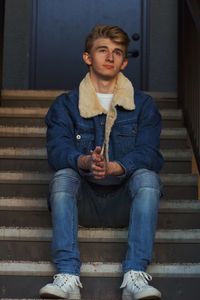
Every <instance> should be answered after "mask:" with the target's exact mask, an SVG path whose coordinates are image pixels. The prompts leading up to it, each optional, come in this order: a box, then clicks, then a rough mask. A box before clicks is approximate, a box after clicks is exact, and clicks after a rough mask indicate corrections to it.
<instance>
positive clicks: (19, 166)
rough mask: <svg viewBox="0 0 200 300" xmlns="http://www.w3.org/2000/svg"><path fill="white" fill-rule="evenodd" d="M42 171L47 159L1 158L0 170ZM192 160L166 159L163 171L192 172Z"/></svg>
mask: <svg viewBox="0 0 200 300" xmlns="http://www.w3.org/2000/svg"><path fill="white" fill-rule="evenodd" d="M18 170H21V171H38V170H39V171H40V172H48V171H50V167H49V165H48V162H47V160H46V159H13V158H11V159H8V158H3V157H2V158H0V171H18ZM190 172H191V161H165V164H164V167H163V169H162V173H180V174H181V173H188V174H189V173H190Z"/></svg>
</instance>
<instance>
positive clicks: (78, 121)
mask: <svg viewBox="0 0 200 300" xmlns="http://www.w3.org/2000/svg"><path fill="white" fill-rule="evenodd" d="M84 80H85V79H84ZM119 82H121V83H123V84H122V85H121V86H122V87H124V86H126V84H129V87H130V82H129V83H127V80H126V78H125V76H123V75H121V74H120V80H119ZM86 83H88V78H87V76H86ZM81 84H82V86H81ZM81 84H80V87H81V88H80V87H79V90H78V89H77V90H72V91H70V92H69V93H68V94H67V93H64V94H62V95H60V96H59V97H58V98H57V99H56V100H55V101H54V103H53V104H52V106H51V107H50V109H49V111H48V113H47V115H46V118H45V121H46V124H47V152H48V161H49V164H50V166H51V167H52V168H53V169H54V170H56V171H57V170H59V169H64V168H72V169H74V170H76V171H78V172H79V169H78V166H77V160H78V157H79V156H80V155H82V154H89V153H90V151H91V150H94V148H95V146H104V143H105V136H106V132H107V131H108V130H107V129H108V128H107V127H108V125H109V120H108V119H109V118H108V117H110V116H111V117H112V115H113V114H114V113H115V118H114V121H113V122H112V124H111V126H110V127H109V135H108V140H107V159H109V160H110V161H117V162H118V163H119V164H121V165H122V166H123V168H124V169H125V176H130V175H131V174H132V173H133V172H134V171H136V170H137V169H140V168H146V169H149V170H153V171H155V172H157V173H158V172H159V171H160V169H161V167H162V165H163V157H162V155H161V154H160V151H159V145H160V133H161V116H160V113H159V111H158V109H157V107H156V105H155V103H154V101H153V99H152V98H151V97H150V96H148V95H146V94H144V93H143V92H141V91H136V92H135V93H134V95H133V96H131V97H132V99H130V95H131V94H130V93H129V100H127V99H126V95H127V94H124V93H123V88H121V89H120V88H118V90H117V92H116V94H118V95H120V97H118V98H117V97H116V99H117V100H116V101H115V105H114V106H113V107H112V108H113V111H111V112H110V115H109V113H108V114H107V113H106V112H105V111H104V109H103V108H102V107H97V106H96V107H95V110H93V109H92V111H89V110H90V106H89V105H88V103H90V102H89V101H93V98H92V99H89V98H90V97H91V95H93V97H95V95H96V94H95V91H94V90H93V91H92V90H91V89H92V87H91V86H87V85H85V82H84V81H83V82H82V83H81ZM89 85H90V83H89ZM86 86H87V89H85V90H86V91H87V93H86V94H84V93H82V91H83V87H86ZM119 87H120V84H119ZM128 89H129V88H128ZM88 90H89V92H88ZM126 90H127V89H126ZM120 93H121V94H120ZM83 95H84V96H85V98H84V100H83V101H82V100H81V99H82V98H83ZM87 95H88V96H87ZM87 97H88V98H87ZM123 97H124V102H125V104H123ZM114 99H115V98H114ZM126 100H127V101H126ZM84 101H85V102H84ZM95 101H97V100H95ZM80 103H81V105H80ZM93 103H94V102H91V106H92V105H93ZM96 108H97V109H96ZM84 111H85V112H84ZM107 123H108V124H107Z"/></svg>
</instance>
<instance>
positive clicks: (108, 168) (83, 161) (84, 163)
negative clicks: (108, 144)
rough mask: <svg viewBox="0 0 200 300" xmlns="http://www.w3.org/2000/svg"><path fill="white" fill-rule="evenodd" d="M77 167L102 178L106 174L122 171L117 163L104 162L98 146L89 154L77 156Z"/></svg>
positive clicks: (120, 172) (119, 173)
mask: <svg viewBox="0 0 200 300" xmlns="http://www.w3.org/2000/svg"><path fill="white" fill-rule="evenodd" d="M78 167H79V168H80V169H83V170H87V171H90V172H91V173H92V174H93V176H94V178H95V179H103V178H105V177H106V176H108V175H114V176H119V175H122V174H123V173H124V169H123V167H122V166H121V165H120V164H119V163H117V162H115V161H109V162H106V160H105V157H104V155H102V154H101V147H100V146H96V148H95V149H94V150H93V151H91V152H90V154H89V155H81V156H79V158H78Z"/></svg>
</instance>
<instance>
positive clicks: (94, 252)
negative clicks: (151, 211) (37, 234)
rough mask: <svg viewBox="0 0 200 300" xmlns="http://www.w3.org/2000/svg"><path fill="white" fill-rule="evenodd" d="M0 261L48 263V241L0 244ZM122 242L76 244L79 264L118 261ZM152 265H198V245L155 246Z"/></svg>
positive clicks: (158, 244)
mask: <svg viewBox="0 0 200 300" xmlns="http://www.w3.org/2000/svg"><path fill="white" fill-rule="evenodd" d="M0 245H1V247H0V260H23V261H50V260H51V244H50V242H33V241H32V242H28V241H0ZM126 248H127V246H126V243H97V242H93V243H83V242H81V243H80V248H79V249H80V253H81V261H82V262H88V261H90V262H96V261H101V262H108V263H109V262H111V261H112V262H119V263H120V262H121V261H122V260H123V259H124V257H125V254H126ZM152 261H153V262H155V263H199V261H200V243H199V244H193V243H189V242H188V243H187V244H186V243H171V244H170V243H155V245H154V253H153V260H152Z"/></svg>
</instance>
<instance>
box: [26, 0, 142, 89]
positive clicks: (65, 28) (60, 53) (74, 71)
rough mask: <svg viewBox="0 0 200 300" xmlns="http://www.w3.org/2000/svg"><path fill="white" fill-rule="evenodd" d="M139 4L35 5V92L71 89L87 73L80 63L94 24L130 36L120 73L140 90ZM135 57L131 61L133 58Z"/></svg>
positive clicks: (63, 0)
mask: <svg viewBox="0 0 200 300" xmlns="http://www.w3.org/2000/svg"><path fill="white" fill-rule="evenodd" d="M142 2H143V1H142V0H123V1H122V0H110V1H108V0H99V1H96V0H73V1H69V0H42V1H36V2H35V3H37V5H34V7H35V19H34V22H35V31H34V35H33V43H32V44H33V51H32V53H33V57H32V61H33V63H32V71H31V73H32V74H31V75H32V76H31V77H32V83H31V85H32V86H31V87H32V88H35V89H72V88H73V87H76V86H77V85H78V84H79V82H80V80H81V79H82V78H83V76H84V75H85V73H86V72H87V66H86V65H85V64H84V63H83V61H82V52H83V51H84V41H85V37H86V35H87V34H88V32H89V31H90V30H91V28H92V27H93V26H94V25H95V24H110V25H118V26H120V27H122V28H123V29H124V30H125V31H126V32H127V33H128V34H129V36H130V38H131V37H132V36H133V34H137V35H134V36H133V38H131V43H130V47H129V51H130V53H129V55H130V56H131V57H130V58H129V64H128V67H127V69H126V71H125V72H124V73H125V74H126V75H127V76H128V77H129V79H130V80H131V81H132V82H133V84H134V86H136V87H138V88H141V77H142V73H141V72H142V67H141V60H142V55H141V53H142V41H143V32H142V23H143V22H142V16H141V15H142ZM134 56H135V57H134Z"/></svg>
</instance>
